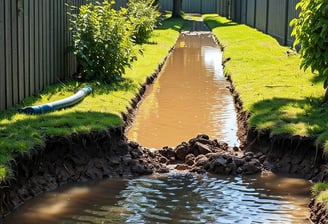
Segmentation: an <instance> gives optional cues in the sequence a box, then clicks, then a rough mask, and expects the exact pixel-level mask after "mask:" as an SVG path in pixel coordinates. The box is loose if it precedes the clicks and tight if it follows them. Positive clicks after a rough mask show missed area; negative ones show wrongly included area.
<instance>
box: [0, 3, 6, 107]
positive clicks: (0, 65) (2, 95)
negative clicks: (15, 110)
mask: <svg viewBox="0 0 328 224" xmlns="http://www.w3.org/2000/svg"><path fill="white" fill-rule="evenodd" d="M5 35H6V34H5V2H4V0H0V58H1V60H0V110H1V109H4V108H6V66H5Z"/></svg>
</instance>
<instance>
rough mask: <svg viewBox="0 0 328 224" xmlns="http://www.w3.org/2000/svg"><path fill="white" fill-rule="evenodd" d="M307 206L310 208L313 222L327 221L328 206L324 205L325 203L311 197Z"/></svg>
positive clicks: (324, 223)
mask: <svg viewBox="0 0 328 224" xmlns="http://www.w3.org/2000/svg"><path fill="white" fill-rule="evenodd" d="M309 207H310V209H311V215H310V219H311V221H312V222H313V223H320V224H327V223H328V208H327V207H326V205H324V204H322V203H319V202H316V201H315V199H314V198H313V199H311V202H310V203H309Z"/></svg>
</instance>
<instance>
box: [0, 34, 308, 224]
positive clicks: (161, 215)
mask: <svg viewBox="0 0 328 224" xmlns="http://www.w3.org/2000/svg"><path fill="white" fill-rule="evenodd" d="M177 68H178V70H176V69H177ZM228 86H229V83H227V81H226V80H225V78H224V75H223V71H222V66H221V52H220V51H219V50H218V46H217V44H216V42H215V40H214V38H213V37H212V36H211V35H210V34H209V33H203V34H201V35H200V34H197V35H186V34H182V35H181V36H180V38H179V40H178V42H177V44H176V49H175V50H174V52H173V54H172V55H170V57H169V59H168V61H167V63H166V65H165V67H164V70H163V72H162V73H161V74H160V76H159V78H158V79H157V80H156V81H155V83H154V85H153V86H152V87H151V88H150V89H149V91H147V94H146V97H145V99H144V101H143V102H142V104H141V105H140V107H139V110H138V113H137V115H136V118H135V121H134V124H133V126H132V127H131V128H130V129H129V133H128V136H129V138H130V139H134V140H135V141H138V142H139V143H140V144H142V145H144V146H148V147H153V148H160V147H163V146H166V145H169V146H174V145H177V144H179V143H181V141H187V140H188V139H190V138H192V137H195V136H196V135H197V134H198V133H206V134H208V135H209V136H211V138H216V139H218V140H223V141H226V142H227V143H229V144H230V145H231V146H234V145H238V144H239V142H238V138H237V136H236V131H237V124H236V112H235V110H234V104H233V99H232V97H231V95H230V92H229V89H228V88H227V87H228ZM309 189H310V183H309V182H308V181H305V180H303V179H298V178H289V177H284V176H277V175H274V174H270V173H264V174H260V175H254V176H246V177H240V176H237V177H226V176H217V175H210V174H207V175H198V174H190V173H185V172H177V171H171V172H170V173H167V174H155V175H151V176H143V177H139V178H134V179H124V178H119V179H112V178H109V179H105V180H100V181H93V182H88V183H79V184H74V185H67V186H64V187H61V188H60V189H58V190H56V191H53V192H48V193H45V194H43V195H41V196H40V197H37V198H34V199H32V200H31V201H29V202H28V203H26V204H25V205H23V206H22V207H21V208H19V209H18V210H17V211H15V212H14V213H12V214H11V215H10V216H9V217H7V218H6V223H40V224H42V223H47V224H50V223H243V224H247V223H309V222H308V220H307V217H308V215H309V214H308V208H307V203H308V200H309V196H310V195H309Z"/></svg>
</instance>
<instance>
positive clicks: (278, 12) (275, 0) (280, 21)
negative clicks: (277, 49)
mask: <svg viewBox="0 0 328 224" xmlns="http://www.w3.org/2000/svg"><path fill="white" fill-rule="evenodd" d="M268 16H269V17H268V34H270V35H271V36H273V37H275V38H276V39H277V40H278V41H279V43H281V44H284V39H285V38H284V36H285V35H286V34H285V21H286V19H285V17H286V14H285V0H269V12H268Z"/></svg>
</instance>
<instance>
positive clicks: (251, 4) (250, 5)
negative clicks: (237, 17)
mask: <svg viewBox="0 0 328 224" xmlns="http://www.w3.org/2000/svg"><path fill="white" fill-rule="evenodd" d="M254 12H255V0H248V1H247V13H246V24H247V25H249V26H252V27H254V26H255V24H254V19H255V18H254V15H255V13H254Z"/></svg>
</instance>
